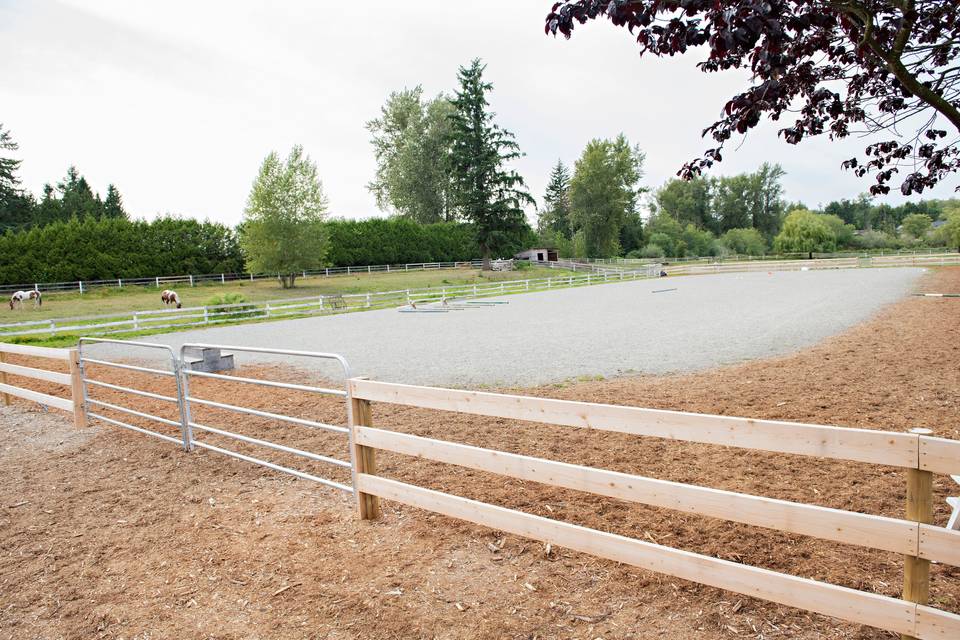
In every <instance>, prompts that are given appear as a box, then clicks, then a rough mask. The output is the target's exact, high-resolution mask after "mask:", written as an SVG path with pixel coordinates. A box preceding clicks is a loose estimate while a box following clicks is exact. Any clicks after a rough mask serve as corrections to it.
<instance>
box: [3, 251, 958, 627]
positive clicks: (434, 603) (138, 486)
mask: <svg viewBox="0 0 960 640" xmlns="http://www.w3.org/2000/svg"><path fill="white" fill-rule="evenodd" d="M707 277H709V276H707ZM916 289H917V290H929V291H960V269H956V268H947V269H939V270H931V271H929V272H927V273H926V274H924V275H922V276H920V280H919V281H918V282H917V284H916ZM692 311H695V310H692ZM361 317H362V314H361ZM773 320H775V319H771V321H773ZM258 326H260V327H268V326H270V325H258ZM147 350H149V349H147ZM158 351H160V350H158ZM170 352H171V353H176V352H177V350H176V349H172V350H170ZM163 357H165V356H162V355H161V356H157V362H160V361H161V360H162V358H163ZM237 357H238V359H239V364H240V366H239V368H238V369H237V370H235V371H232V372H229V373H227V374H224V375H226V376H227V377H229V378H232V379H224V378H220V377H208V376H202V375H196V376H194V375H186V376H185V377H186V378H188V389H186V391H184V389H182V388H180V387H181V384H180V378H181V377H184V376H176V377H175V376H162V375H154V374H151V373H150V372H144V371H139V370H135V369H128V368H118V367H116V366H110V365H107V364H98V363H97V362H85V363H82V364H83V375H84V376H86V377H87V378H88V379H90V380H96V381H98V382H100V383H101V384H99V385H97V384H93V385H88V386H87V394H88V400H92V401H93V403H95V404H88V405H87V406H86V410H87V411H88V412H92V413H94V414H96V415H100V416H103V417H106V418H109V419H112V420H115V421H120V422H124V423H127V424H128V425H131V426H134V427H138V428H143V429H150V430H153V431H156V432H158V433H161V434H164V435H167V436H168V437H169V438H171V440H170V441H165V440H160V439H156V438H152V437H149V436H148V435H145V434H142V433H137V432H135V431H131V430H129V429H123V428H121V427H119V426H117V425H114V424H110V423H109V422H107V421H103V420H99V419H95V418H91V419H90V420H89V424H88V425H86V426H82V427H79V426H76V425H75V424H74V418H73V417H71V416H70V414H69V413H67V412H64V411H60V410H59V409H57V408H50V409H49V410H45V409H44V408H43V407H41V406H39V405H38V404H37V403H36V402H33V401H31V400H30V399H22V398H16V397H15V398H13V400H12V403H11V404H10V406H7V407H3V408H2V409H0V412H2V413H0V428H2V429H3V433H4V436H5V437H4V445H3V448H2V449H0V456H2V466H0V469H2V472H0V605H2V606H0V638H77V639H79V638H84V639H86V638H127V639H132V638H140V639H147V638H171V637H182V638H222V639H227V638H238V639H239V638H264V639H265V638H331V639H333V638H384V639H386V638H584V639H593V638H668V639H680V638H735V637H750V638H857V639H866V638H889V637H894V636H895V635H896V634H905V635H907V636H914V637H922V638H956V637H960V635H958V634H960V631H958V630H960V616H958V615H957V614H960V567H958V566H957V565H958V564H960V542H957V539H958V538H960V532H953V531H949V530H947V529H946V528H945V524H946V523H947V520H948V518H949V517H950V514H951V510H950V507H949V506H948V503H947V501H946V499H947V498H948V497H951V496H956V495H958V488H960V487H958V485H957V484H956V482H954V481H953V480H952V479H951V477H950V473H951V472H952V473H953V474H954V475H956V474H960V455H958V452H960V449H958V447H957V445H956V443H955V441H957V440H960V399H958V397H960V394H958V389H960V364H958V363H960V302H958V301H957V300H956V299H948V298H924V297H906V298H901V299H900V301H898V302H894V303H892V304H889V305H886V306H883V307H882V308H880V309H879V310H878V311H877V312H876V313H875V314H873V315H872V316H871V317H870V318H868V319H867V320H865V321H863V322H860V323H859V324H855V325H854V326H851V327H850V328H847V329H846V330H844V331H842V332H840V333H838V334H837V335H834V336H832V337H829V338H826V339H824V340H821V341H819V342H817V343H816V344H814V345H813V346H806V347H803V348H799V350H795V351H792V352H790V353H786V354H782V355H778V356H775V357H771V358H766V359H753V360H750V361H748V362H744V363H741V364H735V365H730V366H725V367H719V368H716V367H715V368H710V369H706V370H702V371H697V372H692V373H680V374H667V375H656V376H653V375H629V376H622V377H617V378H613V379H603V380H596V379H594V380H579V381H569V380H568V381H564V382H556V383H549V384H542V385H541V386H537V387H532V388H530V387H524V388H521V386H520V385H517V386H515V387H513V388H498V389H488V388H484V389H481V390H472V391H452V390H442V389H438V388H437V387H430V386H426V387H407V386H405V385H399V384H393V383H390V382H384V381H381V380H379V379H378V378H377V377H376V376H371V378H372V379H371V380H369V381H367V380H362V379H354V380H353V381H352V382H346V381H345V380H343V378H342V374H341V377H340V378H339V379H338V378H337V377H336V376H334V375H332V374H331V375H321V373H320V372H319V371H318V370H316V369H313V368H309V367H300V366H296V367H294V366H284V365H283V364H280V363H277V362H266V361H263V362H259V361H258V362H254V361H245V360H244V359H243V358H242V354H240V353H237ZM97 359H98V358H95V357H90V360H97ZM348 360H349V358H348ZM113 362H121V361H120V360H113ZM125 362H126V363H127V364H130V363H132V362H134V361H133V360H129V361H125ZM465 364H467V363H465ZM4 365H5V366H4V368H3V371H4V384H7V385H10V386H13V385H16V386H17V387H24V388H29V389H32V390H33V393H35V394H50V395H54V396H57V397H59V398H62V399H63V400H62V402H61V403H58V404H60V405H61V406H62V408H69V406H70V404H71V403H72V402H73V401H74V398H75V397H76V396H75V395H74V394H72V393H71V390H73V391H74V392H75V391H76V386H75V385H73V386H71V383H72V382H73V381H74V380H75V376H76V373H77V366H76V363H75V362H74V363H71V362H68V361H66V360H50V361H48V362H41V360H40V359H39V358H34V357H30V356H28V355H25V354H23V353H21V354H16V353H7V354H5V362H4ZM130 366H146V367H148V368H153V367H154V366H155V367H158V368H159V367H160V365H159V364H155V365H151V364H149V363H148V364H143V363H141V364H140V365H132V364H130ZM24 367H29V368H30V369H34V368H41V367H42V368H43V369H45V370H49V371H53V372H55V374H56V375H54V374H50V375H47V377H46V379H43V380H38V379H35V378H34V377H30V375H31V371H30V370H27V369H24ZM33 375H36V374H33ZM41 375H43V374H41ZM351 375H352V373H351ZM238 378H248V379H253V380H261V381H264V380H265V381H272V382H275V383H279V384H283V383H286V384H288V385H289V386H292V387H293V388H283V387H281V386H276V385H273V386H269V387H264V386H257V385H255V384H254V383H251V382H245V381H243V380H238ZM313 386H320V387H322V388H323V389H328V390H331V391H337V390H341V389H342V390H345V393H346V392H347V391H349V393H350V394H351V396H352V397H344V396H342V395H337V394H322V393H315V392H313V391H311V390H309V389H307V388H306V387H313ZM448 386H455V385H448ZM121 388H134V389H136V390H139V391H140V392H141V393H140V394H137V395H134V396H132V395H131V394H129V393H128V392H125V391H123V390H122V389H121ZM184 393H187V394H188V395H189V397H193V398H197V399H199V401H198V402H191V403H190V404H189V416H188V417H187V418H186V422H187V423H188V424H191V425H199V426H196V427H194V428H193V429H192V433H191V435H190V437H191V438H193V439H195V440H196V441H197V442H202V443H204V444H205V445H206V448H205V447H202V446H193V447H192V450H191V451H186V450H184V448H183V446H182V442H181V441H182V438H183V434H182V431H181V428H180V427H182V425H183V424H184V421H185V418H184V415H183V413H182V410H183V408H182V405H181V403H178V402H176V401H174V402H171V400H170V399H171V398H173V399H176V398H178V397H179V396H182V395H183V394H184ZM37 398H39V396H37V397H35V398H33V399H37ZM40 399H41V400H42V398H40ZM553 399H556V400H561V401H571V402H559V403H558V402H553V401H552V400H553ZM81 404H82V398H81ZM218 405H219V406H218ZM224 406H238V407H245V408H248V409H250V411H248V412H246V413H242V414H240V413H238V412H236V411H234V410H229V409H227V408H224ZM112 407H126V408H127V411H122V410H118V409H114V408H112ZM639 407H642V408H647V409H649V410H651V411H650V412H647V413H644V412H643V411H644V410H643V409H638V408H639ZM652 410H671V411H679V412H687V413H684V414H676V413H671V414H661V413H657V412H656V411H652ZM131 411H132V412H133V413H131ZM138 414H142V415H138ZM271 414H274V415H277V416H285V417H292V418H294V419H295V420H299V421H300V424H296V423H291V422H289V421H287V422H283V421H280V420H277V419H273V418H272V417H271ZM689 414H697V415H696V416H692V417H691V416H690V415H689ZM700 414H704V415H700ZM147 416H156V417H160V418H161V419H162V420H161V421H157V420H153V419H151V418H148V417H147ZM718 416H719V417H718ZM723 416H740V417H743V418H747V419H749V420H744V421H736V420H732V419H730V418H724V417H723ZM308 423H309V424H308ZM795 423H801V424H800V425H797V424H795ZM316 425H330V426H334V427H349V429H346V428H343V429H334V430H327V429H324V428H321V427H317V426H316ZM823 425H842V427H845V428H852V429H853V430H850V429H841V430H836V431H834V430H832V429H833V427H829V426H823ZM202 427H207V429H203V428H202ZM585 427H588V428H585ZM918 427H923V428H927V429H929V430H931V432H930V433H929V434H927V433H916V432H915V433H909V430H911V429H915V428H918ZM881 431H882V432H884V433H883V434H881V433H880V432H881ZM228 434H229V435H228ZM236 435H240V436H242V438H243V439H239V440H238V439H237V438H236V437H235V436H236ZM351 441H353V446H351ZM263 442H267V443H272V444H274V445H276V446H274V447H273V448H269V447H264V446H262V443H263ZM218 449H224V450H229V451H233V452H235V453H236V454H239V455H240V456H245V457H246V458H248V459H238V458H236V457H229V456H227V455H222V454H221V453H220V452H219V451H218ZM491 450H492V451H493V453H491ZM297 452H300V453H303V452H312V454H313V456H314V457H313V458H309V457H308V458H304V457H303V456H302V455H298V453H297ZM249 458H256V459H260V460H267V461H269V462H270V463H271V464H274V465H277V466H282V467H289V468H295V469H297V470H299V471H300V472H301V473H303V474H306V475H307V476H309V477H300V478H297V477H293V476H290V475H289V474H285V473H282V472H281V471H277V470H273V469H269V468H265V467H263V466H259V465H257V464H254V463H251V462H250V461H249ZM330 459H334V460H339V461H346V462H347V464H346V465H342V464H341V465H337V464H331V463H330ZM351 460H353V461H354V464H353V465H352V467H351V465H350V461H351ZM586 468H589V469H586ZM310 477H315V478H321V479H325V480H328V481H330V482H331V483H333V485H334V486H327V485H323V484H317V483H315V482H311V481H310ZM927 482H929V483H931V484H930V485H926V484H925V483H927ZM354 488H356V491H354V490H353V489H354ZM343 489H347V490H343ZM908 491H909V493H910V498H911V501H910V505H909V508H908V509H907V510H905V503H906V502H907V497H908ZM640 496H642V497H640ZM361 515H363V516H366V519H365V518H362V517H360V516H361ZM377 516H379V517H377ZM678 575H679V576H682V577H677V576H678ZM927 576H929V579H928V578H927ZM684 578H687V579H684ZM905 584H906V585H907V588H908V593H906V594H905V593H904V586H905ZM711 585H712V586H711ZM927 588H928V593H926V592H924V589H927ZM920 602H926V604H917V603H920Z"/></svg>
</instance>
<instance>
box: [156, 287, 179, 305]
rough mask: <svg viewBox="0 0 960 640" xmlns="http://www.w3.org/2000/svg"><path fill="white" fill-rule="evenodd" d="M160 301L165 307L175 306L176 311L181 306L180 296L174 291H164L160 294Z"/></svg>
mask: <svg viewBox="0 0 960 640" xmlns="http://www.w3.org/2000/svg"><path fill="white" fill-rule="evenodd" d="M160 300H162V301H163V304H165V305H171V304H175V305H177V309H179V308H180V306H181V305H180V296H178V295H177V292H176V291H171V290H170V289H164V290H163V292H161V293H160Z"/></svg>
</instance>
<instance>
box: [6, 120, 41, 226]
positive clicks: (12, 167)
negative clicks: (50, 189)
mask: <svg viewBox="0 0 960 640" xmlns="http://www.w3.org/2000/svg"><path fill="white" fill-rule="evenodd" d="M18 148H19V146H18V145H17V143H16V142H14V141H13V138H11V137H10V132H9V131H7V130H5V129H4V128H3V125H2V124H0V152H2V155H0V233H3V232H4V231H6V230H7V229H20V228H23V227H27V226H29V225H30V216H31V215H32V212H33V206H34V205H33V197H32V196H31V195H30V194H29V193H26V192H25V191H24V190H23V189H21V188H20V178H18V177H17V170H18V169H19V168H20V160H18V159H16V158H10V157H7V154H6V152H8V151H16V150H17V149H18Z"/></svg>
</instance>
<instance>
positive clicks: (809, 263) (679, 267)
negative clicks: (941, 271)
mask: <svg viewBox="0 0 960 640" xmlns="http://www.w3.org/2000/svg"><path fill="white" fill-rule="evenodd" d="M955 265H960V253H941V254H935V255H923V254H914V255H888V256H861V257H853V258H822V259H816V258H815V259H813V260H755V261H751V262H717V263H714V264H668V265H665V266H664V267H663V268H664V269H666V271H667V273H668V274H669V275H672V276H674V275H698V274H707V273H731V272H742V271H801V270H804V269H852V268H857V267H866V268H869V267H945V266H955Z"/></svg>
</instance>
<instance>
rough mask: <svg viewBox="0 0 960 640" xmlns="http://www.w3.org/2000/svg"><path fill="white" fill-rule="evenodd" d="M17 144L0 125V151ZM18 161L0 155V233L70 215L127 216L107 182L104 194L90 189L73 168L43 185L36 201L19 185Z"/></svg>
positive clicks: (63, 219)
mask: <svg viewBox="0 0 960 640" xmlns="http://www.w3.org/2000/svg"><path fill="white" fill-rule="evenodd" d="M18 148H19V145H18V144H17V143H16V142H15V141H14V140H13V138H12V136H11V135H10V132H9V131H7V130H6V129H4V127H3V125H2V124H0V151H5V152H9V151H16V150H17V149H18ZM20 162H21V161H20V160H17V159H15V158H10V157H6V154H4V156H2V157H0V233H3V232H5V231H19V230H23V229H30V228H32V227H37V226H43V225H46V224H51V223H53V222H64V221H67V220H70V219H71V218H77V219H79V220H85V219H88V218H91V219H95V220H100V219H106V218H127V217H128V216H127V212H126V211H125V210H124V208H123V198H122V197H121V196H120V191H119V190H118V189H117V188H116V187H115V186H114V185H112V184H110V185H107V193H106V197H105V198H102V199H101V197H100V194H99V193H96V192H94V191H93V189H92V188H91V187H90V183H89V182H87V179H86V178H84V177H83V176H82V175H80V172H79V171H78V170H77V168H76V167H74V166H71V167H70V168H68V169H67V175H66V176H65V177H64V178H63V179H62V180H60V181H58V182H57V184H56V186H53V185H51V184H50V183H47V184H45V185H43V195H42V196H41V197H40V199H39V200H38V199H37V198H35V197H34V196H33V194H32V193H30V192H29V191H27V190H26V189H24V188H23V187H22V186H21V183H20V178H19V177H18V176H17V170H18V169H19V168H20Z"/></svg>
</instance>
